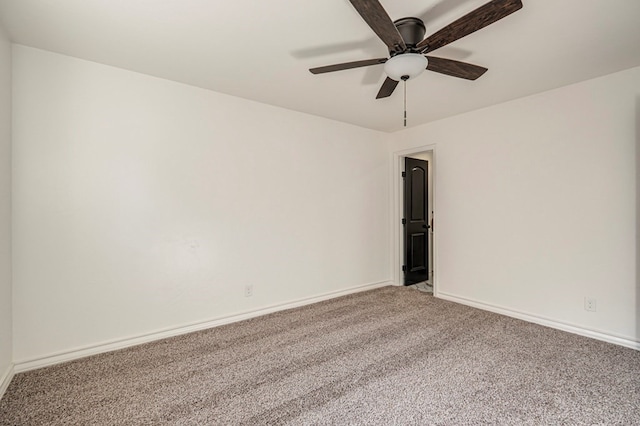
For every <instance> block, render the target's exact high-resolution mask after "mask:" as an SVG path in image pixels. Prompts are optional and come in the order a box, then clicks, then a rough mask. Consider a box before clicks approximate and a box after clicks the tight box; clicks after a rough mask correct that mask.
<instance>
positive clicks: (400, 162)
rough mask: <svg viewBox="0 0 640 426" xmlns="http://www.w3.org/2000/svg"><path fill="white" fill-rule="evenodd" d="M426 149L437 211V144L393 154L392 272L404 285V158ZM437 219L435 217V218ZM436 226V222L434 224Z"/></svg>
mask: <svg viewBox="0 0 640 426" xmlns="http://www.w3.org/2000/svg"><path fill="white" fill-rule="evenodd" d="M424 151H431V152H432V155H433V161H432V164H430V165H429V166H430V167H432V169H431V170H432V171H431V179H432V184H431V185H432V188H433V205H432V206H430V207H431V209H432V210H433V211H434V212H435V213H434V216H435V214H436V213H437V210H436V194H437V192H436V167H437V160H436V145H435V144H431V145H423V146H419V147H415V148H408V149H404V150H401V151H396V152H394V153H393V155H392V159H391V161H392V166H391V169H392V171H391V173H392V176H391V187H392V188H393V194H392V195H393V198H392V200H391V221H392V222H391V238H392V241H391V247H393V249H392V253H391V273H392V274H393V275H392V281H393V282H394V284H395V285H398V286H401V285H403V275H402V267H401V265H402V264H403V262H404V258H403V230H402V215H403V205H402V203H403V197H404V194H403V182H402V169H403V167H404V158H405V157H409V156H411V154H418V153H420V152H424ZM434 221H435V219H434ZM434 228H435V224H434ZM436 235H437V234H436V233H435V232H434V233H433V265H432V268H433V271H434V272H433V277H431V279H432V283H433V295H434V296H437V295H438V267H437V265H438V244H437V238H436Z"/></svg>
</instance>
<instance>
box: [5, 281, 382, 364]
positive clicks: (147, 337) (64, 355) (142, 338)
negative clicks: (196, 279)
mask: <svg viewBox="0 0 640 426" xmlns="http://www.w3.org/2000/svg"><path fill="white" fill-rule="evenodd" d="M388 285H392V283H391V282H390V281H382V282H377V283H371V284H365V285H361V286H356V287H351V288H348V289H344V290H338V291H332V292H329V293H324V294H321V295H318V296H313V297H308V298H303V299H298V300H293V301H290V302H286V303H280V304H276V305H271V306H267V307H265V308H261V309H257V310H253V311H246V312H241V313H239V314H234V315H229V316H223V317H218V318H214V319H210V320H206V321H201V322H197V323H192V324H187V325H182V326H179V327H175V328H170V329H165V330H159V331H155V332H151V333H146V334H143V335H139V336H134V337H129V338H125V339H118V340H111V341H107V342H103V343H98V344H95V345H89V346H84V347H81V348H76V349H72V350H69V351H65V352H59V353H55V354H51V355H46V356H43V357H39V358H34V359H28V360H23V361H15V362H14V366H13V371H15V372H16V373H20V372H23V371H28V370H35V369H36V368H42V367H48V366H50V365H54V364H59V363H62V362H67V361H72V360H75V359H79V358H84V357H88V356H91V355H97V354H101V353H104V352H109V351H114V350H118V349H124V348H128V347H131V346H135V345H140V344H142V343H148V342H152V341H154V340H160V339H166V338H167V337H174V336H179V335H181V334H187V333H192V332H194V331H200V330H205V329H208V328H213V327H218V326H221V325H225V324H230V323H233V322H238V321H243V320H246V319H250V318H255V317H259V316H262V315H266V314H270V313H273V312H278V311H283V310H286V309H291V308H297V307H300V306H304V305H310V304H312V303H317V302H322V301H324V300H328V299H333V298H336V297H340V296H346V295H348V294H352V293H358V292H361V291H366V290H373V289H375V288H380V287H385V286H388Z"/></svg>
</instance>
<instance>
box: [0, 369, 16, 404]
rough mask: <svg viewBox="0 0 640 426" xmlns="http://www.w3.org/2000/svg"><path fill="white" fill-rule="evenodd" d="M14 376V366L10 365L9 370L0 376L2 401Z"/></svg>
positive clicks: (0, 397) (0, 396)
mask: <svg viewBox="0 0 640 426" xmlns="http://www.w3.org/2000/svg"><path fill="white" fill-rule="evenodd" d="M14 374H15V373H14V368H13V364H10V365H9V367H8V368H7V370H6V371H5V372H4V373H3V374H2V376H0V399H2V397H3V396H4V393H5V392H6V391H7V388H8V387H9V383H11V379H13V375H14Z"/></svg>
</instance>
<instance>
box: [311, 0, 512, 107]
mask: <svg viewBox="0 0 640 426" xmlns="http://www.w3.org/2000/svg"><path fill="white" fill-rule="evenodd" d="M349 1H350V2H351V4H352V5H353V7H355V9H356V11H357V12H358V13H359V14H360V16H362V18H363V19H364V20H365V22H366V23H367V24H368V25H369V26H370V27H371V29H372V30H373V32H375V33H376V35H377V36H378V37H379V38H380V40H382V41H383V42H384V44H386V45H387V47H388V48H389V58H377V59H365V60H361V61H354V62H345V63H342V64H335V65H327V66H323V67H317V68H311V69H310V70H309V71H311V73H312V74H323V73H327V72H334V71H341V70H347V69H351V68H360V67H367V66H371V65H379V64H384V70H385V73H386V74H387V76H388V77H387V78H386V79H385V81H384V83H382V87H381V88H380V91H379V92H378V95H377V96H376V99H380V98H386V97H388V96H391V94H392V93H393V91H394V90H395V88H396V86H397V85H398V82H399V81H400V80H403V81H406V80H409V79H410V78H414V77H417V76H418V75H419V74H420V73H422V72H423V71H424V70H425V69H427V70H429V71H434V72H438V73H441V74H446V75H450V76H453V77H459V78H464V79H467V80H475V79H477V78H478V77H480V76H481V75H482V74H484V73H485V72H486V71H487V68H484V67H481V66H478V65H473V64H469V63H466V62H460V61H455V60H453V59H445V58H438V57H435V56H430V55H427V53H431V52H433V51H434V50H436V49H439V48H441V47H443V46H446V45H447V44H449V43H451V42H454V41H456V40H458V39H460V38H462V37H464V36H467V35H469V34H471V33H473V32H475V31H478V30H480V29H482V28H484V27H486V26H488V25H490V24H493V23H494V22H496V21H498V20H500V19H502V18H504V17H506V16H508V15H510V14H512V13H513V12H515V11H517V10H519V9H521V8H522V1H521V0H493V1H490V2H489V3H486V4H485V5H483V6H480V7H479V8H477V9H476V10H474V11H472V12H470V13H468V14H466V15H465V16H463V17H462V18H460V19H458V20H456V21H454V22H452V23H451V24H449V25H447V26H446V27H444V28H442V29H441V30H440V31H438V32H436V33H435V34H432V35H430V36H429V37H427V38H424V35H425V33H426V29H425V26H424V22H422V20H421V19H419V18H402V19H398V20H396V21H392V20H391V18H390V17H389V15H388V14H387V12H386V11H385V10H384V8H383V7H382V5H381V4H380V2H379V1H378V0H349Z"/></svg>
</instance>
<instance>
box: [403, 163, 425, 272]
mask: <svg viewBox="0 0 640 426" xmlns="http://www.w3.org/2000/svg"><path fill="white" fill-rule="evenodd" d="M404 170H405V172H404V175H403V177H404V218H403V219H402V223H403V227H404V266H403V270H404V285H411V284H415V283H419V282H422V281H427V279H428V278H429V244H428V232H429V223H428V213H429V205H428V199H429V197H428V188H429V173H428V171H429V162H428V161H425V160H417V159H415V158H408V157H407V158H405V160H404Z"/></svg>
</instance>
